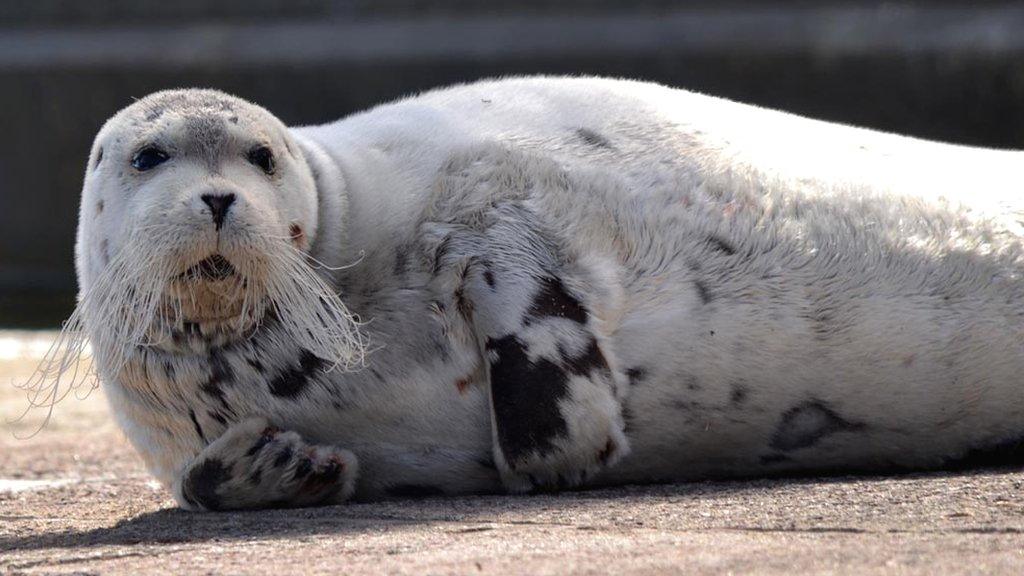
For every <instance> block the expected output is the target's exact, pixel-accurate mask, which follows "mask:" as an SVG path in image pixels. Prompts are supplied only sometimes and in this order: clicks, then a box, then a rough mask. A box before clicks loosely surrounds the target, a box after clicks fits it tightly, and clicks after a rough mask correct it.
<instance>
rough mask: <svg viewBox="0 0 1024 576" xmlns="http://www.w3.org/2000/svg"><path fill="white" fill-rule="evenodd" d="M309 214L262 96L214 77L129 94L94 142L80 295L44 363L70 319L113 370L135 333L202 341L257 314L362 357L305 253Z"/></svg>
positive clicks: (177, 344)
mask: <svg viewBox="0 0 1024 576" xmlns="http://www.w3.org/2000/svg"><path fill="white" fill-rule="evenodd" d="M318 216H319V215H318V190H317V182H316V180H315V179H314V176H313V173H312V170H311V168H310V165H309V163H308V162H307V160H306V158H305V157H304V155H303V150H302V148H301V147H300V145H299V143H298V142H297V141H296V140H295V139H294V137H293V136H291V135H290V134H289V131H288V129H287V128H286V127H285V126H284V125H283V124H282V123H281V122H280V121H279V120H278V119H277V118H276V117H275V116H274V115H272V114H271V113H270V112H268V111H266V110H265V109H263V108H260V107H258V106H256V105H254V104H251V103H249V102H246V101H244V100H242V99H239V98H236V97H233V96H229V95H227V94H224V93H221V92H217V91H213V90H173V91H167V92H158V93H156V94H152V95H150V96H147V97H146V98H143V99H142V100H139V101H137V102H135V103H134V104H132V105H130V106H128V107H127V108H125V109H124V110H122V111H121V112H119V113H118V114H116V115H115V116H114V117H113V118H111V119H110V120H109V121H107V123H106V124H105V125H104V126H103V128H102V129H101V130H100V132H99V134H98V135H97V137H96V140H95V143H94V144H93V147H92V152H91V154H90V158H89V162H88V167H87V170H86V175H85V184H84V187H83V192H82V204H81V210H80V213H79V230H78V241H77V246H76V260H77V262H76V263H77V268H78V275H79V283H80V289H81V291H80V294H79V305H78V309H77V310H76V314H75V316H74V317H73V318H72V320H71V321H70V322H69V323H68V325H67V328H66V330H65V332H66V334H65V335H64V338H63V340H64V341H63V344H62V346H63V348H64V350H65V351H64V355H65V356H64V357H62V356H60V355H59V354H60V353H59V351H57V354H58V355H57V356H55V357H53V358H51V366H50V367H49V370H50V371H51V372H57V373H58V374H59V373H61V372H63V371H64V370H66V369H67V366H66V364H67V357H66V356H67V350H68V349H69V347H70V349H71V350H72V352H71V354H72V355H74V354H75V351H74V349H75V348H76V347H77V348H78V349H79V350H80V349H81V346H82V342H81V339H80V338H78V339H76V338H75V337H74V336H73V334H74V332H75V330H77V329H78V328H79V324H81V325H84V328H85V333H87V334H88V336H89V338H90V340H91V342H92V347H93V351H94V355H95V357H96V360H97V361H98V363H99V364H100V366H99V367H100V369H101V371H109V372H108V373H109V374H111V375H113V374H116V372H117V370H119V369H120V367H122V366H123V364H124V362H126V361H128V359H129V358H130V357H131V355H132V354H133V353H134V352H135V351H136V350H138V349H139V348H140V347H160V348H167V349H176V350H178V351H187V350H192V351H200V350H197V348H199V349H204V348H208V347H210V346H220V345H225V344H227V343H229V342H231V341H233V340H235V339H238V338H243V337H246V336H247V335H249V334H252V333H253V331H254V330H257V329H259V327H260V326H261V324H263V323H265V322H267V321H273V322H274V323H275V324H276V325H278V326H279V327H281V328H283V334H285V335H286V336H288V337H291V338H294V339H297V341H298V342H299V343H300V344H301V345H303V346H304V347H306V348H307V349H309V350H310V351H312V352H313V353H315V354H317V355H318V356H321V357H323V358H325V359H329V360H332V361H335V362H339V363H343V364H349V363H351V362H352V361H353V360H356V359H358V356H359V354H360V353H361V346H360V341H359V336H358V333H357V331H356V325H355V321H354V320H353V318H352V317H351V316H350V315H349V314H348V313H347V311H346V310H345V308H344V306H343V305H342V303H341V301H340V300H339V298H338V295H337V294H336V293H335V292H334V290H332V289H331V287H330V285H329V284H328V283H327V282H326V281H325V280H324V279H323V278H322V277H321V275H320V274H318V273H317V271H316V270H315V269H314V267H313V266H311V261H312V260H311V259H310V257H309V256H308V251H309V249H310V247H311V245H313V244H315V242H316V239H317V232H318ZM60 347H61V346H60V345H59V346H58V348H60ZM53 362H57V363H58V364H59V365H57V366H54V365H52V363H53Z"/></svg>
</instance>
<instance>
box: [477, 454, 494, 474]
mask: <svg viewBox="0 0 1024 576" xmlns="http://www.w3.org/2000/svg"><path fill="white" fill-rule="evenodd" d="M476 463H477V464H479V465H480V467H481V468H486V469H488V470H493V471H495V472H497V471H498V465H497V464H495V463H494V456H492V455H490V454H488V455H487V456H482V457H480V458H478V459H477V461H476Z"/></svg>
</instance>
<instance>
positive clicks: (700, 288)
mask: <svg viewBox="0 0 1024 576" xmlns="http://www.w3.org/2000/svg"><path fill="white" fill-rule="evenodd" d="M693 287H694V288H696V289H697V296H700V301H701V303H702V304H710V303H711V301H712V300H714V298H713V297H712V296H711V292H710V291H709V290H708V287H707V285H706V284H704V282H703V281H701V280H694V281H693Z"/></svg>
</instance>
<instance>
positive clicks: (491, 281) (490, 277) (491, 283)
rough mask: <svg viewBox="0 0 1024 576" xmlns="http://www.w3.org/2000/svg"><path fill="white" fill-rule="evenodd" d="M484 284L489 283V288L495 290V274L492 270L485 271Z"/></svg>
mask: <svg viewBox="0 0 1024 576" xmlns="http://www.w3.org/2000/svg"><path fill="white" fill-rule="evenodd" d="M484 282H487V286H488V287H490V288H494V284H495V282H494V272H493V271H491V269H490V268H487V269H485V270H484Z"/></svg>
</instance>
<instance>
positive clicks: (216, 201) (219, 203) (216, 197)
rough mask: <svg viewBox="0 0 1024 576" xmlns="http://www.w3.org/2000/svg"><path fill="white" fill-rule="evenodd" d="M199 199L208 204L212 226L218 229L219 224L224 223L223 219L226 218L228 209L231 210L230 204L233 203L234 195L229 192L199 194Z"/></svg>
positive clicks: (219, 227)
mask: <svg viewBox="0 0 1024 576" xmlns="http://www.w3.org/2000/svg"><path fill="white" fill-rule="evenodd" d="M200 199H202V201H203V203H204V204H206V205H207V206H209V208H210V217H211V218H212V219H213V226H214V227H215V228H216V229H217V230H220V229H221V226H223V225H224V219H225V218H227V215H228V211H229V210H231V205H232V204H234V203H235V195H234V194H231V193H227V194H203V195H202V196H200Z"/></svg>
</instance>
